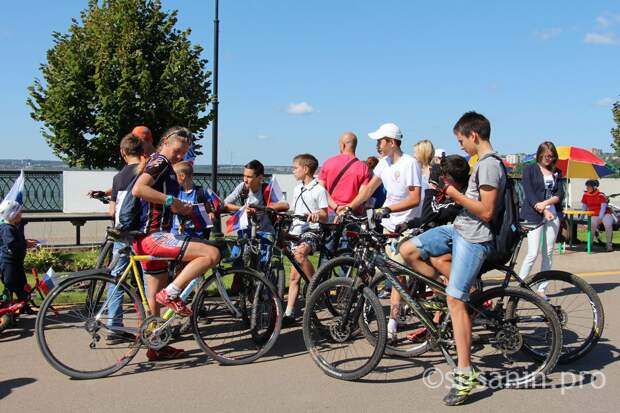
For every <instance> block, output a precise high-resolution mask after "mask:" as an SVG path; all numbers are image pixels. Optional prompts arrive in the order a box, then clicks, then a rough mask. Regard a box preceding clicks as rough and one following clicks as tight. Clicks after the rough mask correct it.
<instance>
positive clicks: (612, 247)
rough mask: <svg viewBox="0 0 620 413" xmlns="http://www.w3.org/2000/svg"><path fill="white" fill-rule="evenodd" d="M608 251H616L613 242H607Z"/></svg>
mask: <svg viewBox="0 0 620 413" xmlns="http://www.w3.org/2000/svg"><path fill="white" fill-rule="evenodd" d="M607 252H614V246H613V245H611V244H607Z"/></svg>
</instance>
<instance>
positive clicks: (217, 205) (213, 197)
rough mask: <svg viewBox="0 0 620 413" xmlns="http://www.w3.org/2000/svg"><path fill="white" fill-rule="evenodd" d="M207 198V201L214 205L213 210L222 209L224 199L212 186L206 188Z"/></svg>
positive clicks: (218, 210)
mask: <svg viewBox="0 0 620 413" xmlns="http://www.w3.org/2000/svg"><path fill="white" fill-rule="evenodd" d="M205 199H206V200H207V202H209V203H210V204H211V205H213V209H214V211H213V212H220V210H221V209H222V200H221V199H220V197H219V196H217V194H216V193H215V192H213V191H212V190H211V189H210V188H207V189H206V190H205Z"/></svg>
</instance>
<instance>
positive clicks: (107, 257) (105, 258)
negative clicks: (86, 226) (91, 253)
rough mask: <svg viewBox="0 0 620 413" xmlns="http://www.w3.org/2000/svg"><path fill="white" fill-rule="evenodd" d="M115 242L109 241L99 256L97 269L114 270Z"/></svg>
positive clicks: (104, 244)
mask: <svg viewBox="0 0 620 413" xmlns="http://www.w3.org/2000/svg"><path fill="white" fill-rule="evenodd" d="M113 249H114V241H113V240H110V239H107V240H106V241H105V242H104V243H103V246H102V247H101V249H100V250H99V255H97V261H96V262H95V268H102V269H111V268H113V264H114V263H113V254H112V251H113Z"/></svg>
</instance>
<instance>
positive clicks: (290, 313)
mask: <svg viewBox="0 0 620 413" xmlns="http://www.w3.org/2000/svg"><path fill="white" fill-rule="evenodd" d="M284 316H285V317H292V316H293V308H292V307H286V311H284Z"/></svg>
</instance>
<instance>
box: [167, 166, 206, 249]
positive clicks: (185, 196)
mask: <svg viewBox="0 0 620 413" xmlns="http://www.w3.org/2000/svg"><path fill="white" fill-rule="evenodd" d="M173 169H174V172H175V173H176V174H177V181H178V182H179V187H180V189H179V194H178V196H177V198H179V200H180V201H182V202H185V203H187V204H191V205H196V204H202V205H204V206H205V210H206V211H207V213H208V214H209V218H210V219H211V222H214V221H215V219H216V214H215V213H216V212H217V211H216V208H215V206H214V205H213V204H212V203H211V202H209V201H208V199H207V197H206V196H205V191H204V189H203V188H202V187H201V186H199V185H195V184H194V168H193V167H192V164H191V162H188V161H181V162H178V163H176V164H174V166H173ZM172 233H173V234H183V235H187V236H190V237H194V238H204V239H209V236H210V235H211V227H208V228H206V227H205V228H199V227H196V226H194V225H193V224H191V222H188V221H186V222H185V223H183V222H182V220H181V219H179V216H178V215H175V216H174V221H173V222H172Z"/></svg>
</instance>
